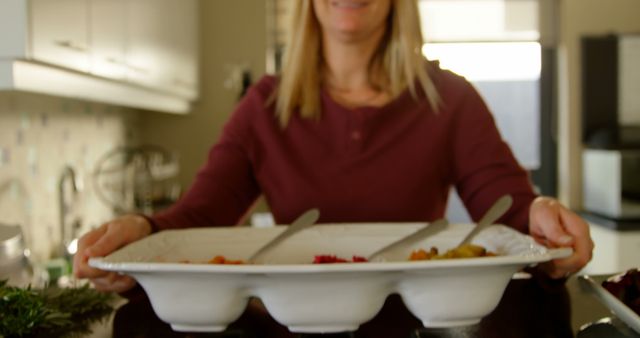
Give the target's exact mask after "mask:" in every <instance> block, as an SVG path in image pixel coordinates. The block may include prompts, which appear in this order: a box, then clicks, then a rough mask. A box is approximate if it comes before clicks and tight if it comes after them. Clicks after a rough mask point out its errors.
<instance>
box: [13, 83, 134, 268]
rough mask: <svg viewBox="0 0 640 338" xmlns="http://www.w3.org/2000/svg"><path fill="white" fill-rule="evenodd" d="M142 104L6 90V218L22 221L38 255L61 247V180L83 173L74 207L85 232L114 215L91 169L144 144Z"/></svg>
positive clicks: (78, 177) (43, 256) (45, 255)
mask: <svg viewBox="0 0 640 338" xmlns="http://www.w3.org/2000/svg"><path fill="white" fill-rule="evenodd" d="M137 123H138V114H137V112H136V111H135V110H131V109H126V108H120V107H114V106H109V105H104V104H98V103H90V102H84V101H78V100H72V99H65V98H56V97H50V96H44V95H36V94H27V93H21V92H0V223H5V224H21V225H22V226H23V231H24V232H25V233H26V237H27V239H28V245H29V247H30V250H31V253H32V257H33V258H34V259H35V260H37V261H44V260H47V259H49V258H50V257H51V255H52V253H53V252H54V251H55V250H58V248H59V247H60V223H61V221H60V212H59V199H60V198H59V196H58V195H59V194H58V186H59V180H60V177H61V175H62V173H63V169H64V168H65V166H70V167H71V168H73V170H74V171H75V173H76V182H77V183H78V188H79V193H78V195H77V197H78V198H77V200H76V202H75V203H74V205H73V206H72V207H73V208H74V213H75V215H78V216H79V217H80V219H81V225H82V228H81V229H80V231H79V232H80V233H82V232H84V231H87V230H88V229H90V228H91V227H94V226H98V225H100V224H101V223H103V222H104V221H107V220H109V219H110V218H112V217H113V211H112V210H111V208H110V207H108V206H107V205H105V204H103V203H102V202H101V201H99V200H98V199H97V198H96V196H95V188H94V186H93V184H92V177H91V174H92V172H93V171H94V166H95V164H96V161H97V160H98V159H99V158H100V156H102V155H103V154H105V153H106V152H108V151H109V150H111V149H113V148H115V147H118V146H123V145H130V144H135V143H136V141H137V140H136V129H137Z"/></svg>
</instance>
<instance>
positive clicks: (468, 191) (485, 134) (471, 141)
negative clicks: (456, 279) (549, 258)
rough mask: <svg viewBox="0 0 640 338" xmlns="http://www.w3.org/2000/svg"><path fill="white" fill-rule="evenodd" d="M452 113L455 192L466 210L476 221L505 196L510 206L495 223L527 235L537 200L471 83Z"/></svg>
mask: <svg viewBox="0 0 640 338" xmlns="http://www.w3.org/2000/svg"><path fill="white" fill-rule="evenodd" d="M463 86H464V89H463V90H462V92H463V95H462V96H461V98H460V100H459V101H458V102H457V104H456V108H455V111H454V112H453V113H454V119H455V121H454V136H453V154H452V155H453V159H454V177H455V178H454V180H455V185H456V189H457V191H458V194H459V195H460V198H461V199H462V201H463V203H464V205H465V207H466V208H467V211H468V212H469V214H470V215H471V217H472V218H473V220H474V221H478V220H479V219H480V218H481V217H482V216H483V215H484V213H485V212H486V211H487V210H488V208H490V207H491V206H492V205H493V203H494V202H495V201H496V200H497V199H498V198H500V197H501V196H503V195H505V194H510V195H511V196H512V197H513V206H512V207H511V208H510V209H509V211H508V212H507V213H506V214H505V215H504V216H503V217H502V218H501V219H500V220H498V222H499V223H502V224H505V225H509V226H511V227H513V228H515V229H517V230H519V231H521V232H524V233H528V229H529V207H530V205H531V203H532V201H533V200H534V199H535V198H536V194H535V193H534V192H533V187H532V185H531V182H530V180H529V175H528V173H527V171H525V170H524V169H523V168H522V167H521V166H520V165H519V164H518V162H517V160H516V159H515V157H514V156H513V153H512V152H511V149H510V148H509V146H508V145H507V143H505V142H504V140H503V139H502V137H501V135H500V133H499V131H498V129H497V127H496V124H495V121H494V119H493V116H492V115H491V113H490V112H489V110H488V108H487V106H486V104H485V103H484V101H483V100H482V98H481V97H480V95H479V94H478V92H477V91H476V90H475V88H473V86H472V85H471V84H469V83H468V82H466V81H464V84H463Z"/></svg>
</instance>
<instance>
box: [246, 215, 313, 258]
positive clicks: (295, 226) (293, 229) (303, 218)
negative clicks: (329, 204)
mask: <svg viewBox="0 0 640 338" xmlns="http://www.w3.org/2000/svg"><path fill="white" fill-rule="evenodd" d="M319 217H320V211H319V210H318V209H316V208H314V209H310V210H307V211H306V212H305V213H303V214H302V215H300V216H298V218H296V219H295V220H294V221H293V222H292V223H291V225H290V226H289V227H287V228H286V229H285V230H284V231H282V232H281V233H280V234H279V235H278V236H276V237H275V238H273V239H272V240H270V241H268V242H267V243H265V244H264V245H263V246H261V247H260V248H259V249H258V250H257V251H256V252H254V253H253V254H252V255H251V256H249V258H248V259H247V262H248V263H250V264H259V263H260V259H261V258H263V257H264V255H265V254H267V253H268V252H270V251H272V250H273V249H274V248H275V247H276V246H277V245H278V244H280V243H282V241H284V240H285V239H287V238H289V237H290V236H291V235H293V234H295V233H297V232H298V231H300V230H303V229H306V228H308V227H310V226H312V225H313V224H315V223H316V221H317V220H318V218H319Z"/></svg>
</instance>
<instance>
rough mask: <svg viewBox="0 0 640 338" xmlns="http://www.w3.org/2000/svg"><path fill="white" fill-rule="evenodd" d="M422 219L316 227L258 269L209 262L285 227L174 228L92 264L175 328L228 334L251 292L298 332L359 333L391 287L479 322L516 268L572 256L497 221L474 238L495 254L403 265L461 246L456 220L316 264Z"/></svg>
mask: <svg viewBox="0 0 640 338" xmlns="http://www.w3.org/2000/svg"><path fill="white" fill-rule="evenodd" d="M425 225H426V224H425V223H373V224H371V223H367V224H365V223H360V224H322V225H317V226H315V227H313V228H310V229H307V230H304V231H302V232H300V233H297V234H295V235H294V236H292V237H291V238H289V239H288V240H287V241H286V242H284V243H282V244H281V246H280V247H279V248H278V249H277V250H274V251H273V252H272V253H271V254H270V256H268V257H266V262H267V263H266V264H262V265H212V264H206V263H204V262H207V261H208V260H209V259H211V258H213V257H214V256H216V255H224V256H225V257H227V258H229V259H246V258H247V257H248V256H249V255H250V254H251V253H252V252H254V251H255V250H256V249H257V248H259V247H260V246H261V245H262V244H263V243H265V242H266V241H268V240H269V239H271V238H273V237H275V236H277V234H278V233H279V232H281V231H282V230H283V229H284V227H283V226H278V227H273V228H246V227H243V228H208V229H186V230H168V231H162V232H160V233H156V234H154V235H151V236H149V237H147V238H144V239H143V240H140V241H138V242H135V243H132V244H130V245H128V246H126V247H124V248H122V249H120V250H118V251H116V252H114V253H112V254H111V255H109V256H107V257H104V258H93V259H91V260H90V261H89V264H90V265H92V266H94V267H97V268H100V269H103V270H110V271H118V272H121V273H126V274H129V275H131V276H132V277H133V278H135V279H136V280H137V281H138V282H139V283H140V284H141V285H142V287H143V288H144V289H145V291H146V292H147V294H148V295H149V298H150V300H151V304H152V306H153V308H154V311H155V312H156V314H157V315H158V316H159V317H160V318H161V319H162V320H164V321H166V322H168V323H170V324H171V326H172V328H173V329H174V330H177V331H222V330H224V329H225V328H226V327H227V325H228V324H230V323H231V322H233V321H234V320H236V319H237V318H238V317H239V316H240V315H241V314H242V312H243V311H244V309H245V307H246V305H247V302H248V299H249V298H250V297H259V298H260V299H261V300H262V302H263V303H264V305H265V307H266V308H267V310H268V311H269V313H270V314H271V315H272V316H273V317H274V318H275V319H276V320H277V321H279V322H280V323H282V324H283V325H286V326H287V327H288V328H289V329H290V330H291V331H293V332H341V331H353V330H356V329H357V328H358V326H359V325H360V324H362V323H364V322H366V321H368V320H370V319H371V318H373V317H374V316H375V315H376V313H377V312H378V311H379V310H380V309H381V308H382V305H383V304H384V301H385V299H386V297H387V296H388V295H389V294H391V293H399V294H400V295H401V297H402V299H403V301H404V302H405V304H406V305H407V307H408V309H409V310H410V311H411V312H412V313H413V314H414V315H415V316H416V317H418V318H420V320H422V322H423V324H424V325H425V326H427V327H451V326H462V325H470V324H474V323H477V322H479V321H480V319H481V318H482V317H484V316H486V315H487V314H489V313H490V312H491V311H493V309H494V308H495V307H496V306H497V304H498V303H499V301H500V299H501V297H502V293H503V292H504V289H505V288H506V285H507V284H508V282H509V280H510V278H511V276H512V275H513V274H514V273H515V272H517V271H519V270H520V269H522V268H523V267H525V266H528V265H533V264H537V263H540V262H544V261H549V260H551V259H555V258H561V257H566V256H568V255H570V254H571V250H565V249H556V250H548V249H546V248H545V247H543V246H541V245H538V244H537V243H535V241H534V240H533V239H532V238H531V237H529V236H525V235H523V234H521V233H519V232H517V231H515V230H513V229H511V228H508V227H504V226H493V227H490V228H488V229H485V230H484V231H482V232H481V233H480V234H479V235H478V236H477V237H476V239H475V240H474V241H473V242H474V243H475V244H479V245H482V246H484V247H486V248H487V249H488V250H490V251H493V252H496V253H498V254H499V256H496V257H482V258H470V259H449V260H434V261H419V262H411V261H407V257H408V256H409V254H410V252H411V250H412V249H415V248H425V249H428V248H430V247H432V246H435V247H437V248H438V249H439V250H441V251H442V252H443V251H445V250H447V249H450V248H452V247H455V246H456V245H457V243H458V242H459V241H460V240H461V239H462V238H463V237H464V235H465V234H466V233H468V232H469V231H470V230H471V228H472V226H473V225H472V224H452V225H450V226H449V227H448V228H447V229H446V230H444V231H442V232H440V233H439V234H437V235H435V236H433V237H431V238H429V239H426V240H424V241H422V242H419V243H417V244H416V245H414V246H413V247H410V248H407V250H406V252H403V253H399V254H398V256H395V257H386V262H375V263H373V262H370V263H343V264H311V262H312V261H313V258H314V256H315V255H320V254H334V255H337V256H340V257H343V258H351V257H352V256H353V255H358V256H364V257H366V256H368V255H369V254H371V253H373V252H374V251H376V250H377V249H378V248H380V247H383V246H385V245H387V244H389V243H391V242H392V241H394V240H396V239H399V238H400V237H403V236H406V235H408V234H410V233H412V232H414V231H416V230H417V229H419V228H421V227H423V226H425ZM183 261H189V262H190V263H188V264H187V263H181V262H183ZM198 262H200V263H198ZM461 299H473V300H474V301H473V302H465V301H460V300H461Z"/></svg>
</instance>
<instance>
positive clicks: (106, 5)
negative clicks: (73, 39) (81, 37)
mask: <svg viewBox="0 0 640 338" xmlns="http://www.w3.org/2000/svg"><path fill="white" fill-rule="evenodd" d="M89 13H90V16H89V25H90V27H89V34H90V42H91V44H90V46H91V55H90V61H91V63H90V69H91V73H92V74H94V75H97V76H103V77H107V78H110V79H116V80H123V79H124V78H125V73H126V65H125V43H126V39H127V21H126V0H89Z"/></svg>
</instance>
